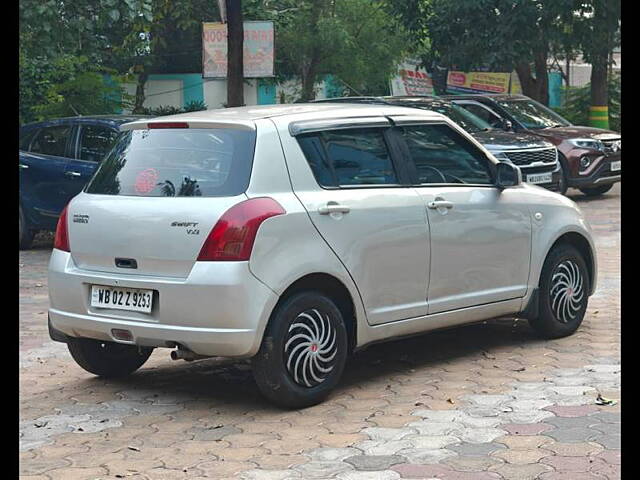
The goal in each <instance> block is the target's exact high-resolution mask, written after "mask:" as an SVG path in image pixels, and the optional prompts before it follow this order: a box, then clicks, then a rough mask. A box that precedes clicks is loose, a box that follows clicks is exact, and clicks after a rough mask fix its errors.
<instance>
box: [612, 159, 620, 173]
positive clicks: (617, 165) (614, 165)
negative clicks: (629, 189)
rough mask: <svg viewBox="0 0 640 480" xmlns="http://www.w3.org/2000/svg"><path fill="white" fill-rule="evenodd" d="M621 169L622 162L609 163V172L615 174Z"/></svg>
mask: <svg viewBox="0 0 640 480" xmlns="http://www.w3.org/2000/svg"><path fill="white" fill-rule="evenodd" d="M621 169H622V160H618V161H617V162H611V171H612V172H617V171H618V170H621Z"/></svg>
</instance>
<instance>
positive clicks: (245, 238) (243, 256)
mask: <svg viewBox="0 0 640 480" xmlns="http://www.w3.org/2000/svg"><path fill="white" fill-rule="evenodd" d="M285 213H286V212H285V210H284V208H282V207H281V206H280V204H279V203H278V202H276V201H275V200H274V199H273V198H267V197H263V198H252V199H250V200H245V201H244V202H241V203H238V204H237V205H234V206H233V207H231V208H230V209H229V210H227V211H226V212H225V213H224V215H222V217H221V218H220V220H218V222H217V223H216V224H215V225H214V227H213V229H212V230H211V233H209V236H208V237H207V239H206V240H205V242H204V245H203V246H202V249H201V250H200V255H198V261H201V262H215V261H245V260H249V257H250V256H251V250H252V249H253V242H254V241H255V239H256V234H257V233H258V228H260V224H262V222H264V221H265V220H266V219H267V218H271V217H275V216H276V215H284V214H285Z"/></svg>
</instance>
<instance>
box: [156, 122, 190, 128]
mask: <svg viewBox="0 0 640 480" xmlns="http://www.w3.org/2000/svg"><path fill="white" fill-rule="evenodd" d="M147 127H148V128H189V124H188V123H187V122H154V123H147Z"/></svg>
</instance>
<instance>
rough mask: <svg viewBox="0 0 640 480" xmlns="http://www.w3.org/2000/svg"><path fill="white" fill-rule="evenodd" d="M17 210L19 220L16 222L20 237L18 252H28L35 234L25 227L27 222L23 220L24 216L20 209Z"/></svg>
mask: <svg viewBox="0 0 640 480" xmlns="http://www.w3.org/2000/svg"><path fill="white" fill-rule="evenodd" d="M18 209H19V215H20V216H19V220H18V233H19V235H20V250H29V249H30V248H31V245H32V244H33V237H35V236H36V232H34V231H33V230H31V229H30V228H29V226H28V225H27V221H26V219H25V218H24V214H23V213H22V207H18Z"/></svg>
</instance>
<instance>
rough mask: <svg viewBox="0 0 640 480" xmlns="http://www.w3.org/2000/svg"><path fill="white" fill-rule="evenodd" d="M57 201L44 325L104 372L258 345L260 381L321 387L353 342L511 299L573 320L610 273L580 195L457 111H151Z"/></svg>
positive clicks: (479, 312) (233, 353)
mask: <svg viewBox="0 0 640 480" xmlns="http://www.w3.org/2000/svg"><path fill="white" fill-rule="evenodd" d="M121 129H122V130H124V132H123V133H122V134H121V138H120V139H119V141H118V143H117V144H116V146H115V147H114V149H113V150H112V151H111V152H110V154H109V155H108V156H107V158H106V159H105V160H104V161H103V162H102V164H101V165H100V168H99V169H98V171H97V172H96V174H95V175H94V177H93V178H92V180H91V181H90V183H89V184H88V185H87V187H86V188H85V190H84V191H83V192H82V193H80V194H79V195H78V196H76V197H75V198H74V199H73V200H72V201H71V202H70V203H69V205H68V206H67V207H66V208H65V210H64V212H63V214H62V215H61V216H60V220H59V223H58V229H57V232H56V238H55V247H54V250H53V253H52V255H51V261H50V265H49V295H50V310H49V329H50V335H51V337H52V338H53V339H54V340H58V341H63V342H66V343H67V345H68V348H69V351H70V352H71V355H72V356H73V358H74V359H75V361H76V362H77V363H78V364H79V365H80V366H81V367H82V368H84V369H85V370H87V371H89V372H91V373H93V374H96V375H102V376H120V375H126V374H129V373H131V372H133V371H135V370H136V369H138V368H139V367H140V366H142V364H144V362H145V361H146V360H147V358H148V357H149V355H150V354H151V351H152V350H153V348H157V347H166V348H170V349H173V350H172V352H171V357H172V358H174V359H178V358H182V359H185V360H194V359H199V358H206V357H211V356H225V357H234V358H251V359H252V364H253V372H254V377H255V379H256V382H257V384H258V386H259V388H260V389H261V391H262V392H263V393H264V395H265V396H266V397H268V398H269V399H271V400H272V401H274V402H275V403H277V404H279V405H282V406H287V407H303V406H307V405H312V404H315V403H318V402H320V401H321V400H322V399H323V398H324V397H325V396H326V395H327V394H328V393H329V392H330V391H331V389H332V388H334V387H335V386H336V384H337V383H338V381H339V379H340V376H341V374H342V371H343V369H344V366H345V362H346V359H347V356H348V355H349V354H351V353H352V352H354V351H357V350H359V349H362V348H363V347H365V346H367V345H369V344H372V343H374V342H379V341H382V340H389V339H393V338H397V337H401V336H406V335H413V334H418V333H422V332H426V331H429V330H434V329H438V328H443V327H451V326H453V325H459V324H465V323H471V322H477V321H482V320H486V319H489V318H493V317H499V316H510V315H511V316H518V317H522V318H528V319H529V320H530V323H531V326H532V327H533V328H534V329H535V330H536V331H537V332H539V333H540V334H541V335H542V336H544V337H547V338H554V337H561V336H565V335H569V334H571V333H573V332H574V331H575V330H576V329H577V328H578V326H579V325H580V323H581V322H582V319H583V317H584V314H585V310H586V308H587V301H588V297H589V296H590V295H591V294H592V293H593V291H594V289H595V285H596V272H597V267H596V255H595V249H594V244H593V241H592V238H591V233H590V227H589V225H588V224H587V222H586V220H585V218H584V216H583V215H582V213H581V212H580V210H579V209H578V207H577V206H576V205H575V203H574V202H572V201H571V200H569V199H567V198H564V197H562V196H560V195H558V194H556V193H552V192H549V191H547V190H544V189H542V188H540V187H535V186H531V185H527V184H523V183H521V174H520V171H519V169H518V167H516V166H514V165H513V164H510V163H504V162H503V163H500V162H498V161H497V160H496V159H495V158H494V157H493V156H492V155H491V154H490V153H489V152H488V151H487V150H486V149H484V148H483V147H482V146H481V145H480V144H479V143H478V142H476V141H475V140H474V139H473V138H472V137H471V136H469V135H468V134H467V133H465V132H464V131H463V130H462V129H461V128H459V127H458V126H456V125H455V124H454V123H453V122H452V121H450V120H448V119H447V118H446V117H444V116H442V115H440V114H438V113H434V112H429V111H424V110H416V109H410V108H404V107H394V106H383V105H345V104H298V105H279V106H263V107H245V108H237V109H226V110H208V111H202V112H194V113H187V114H181V115H174V116H170V117H163V118H158V119H154V120H140V121H135V122H132V123H128V124H125V125H123V126H122V127H121Z"/></svg>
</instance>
